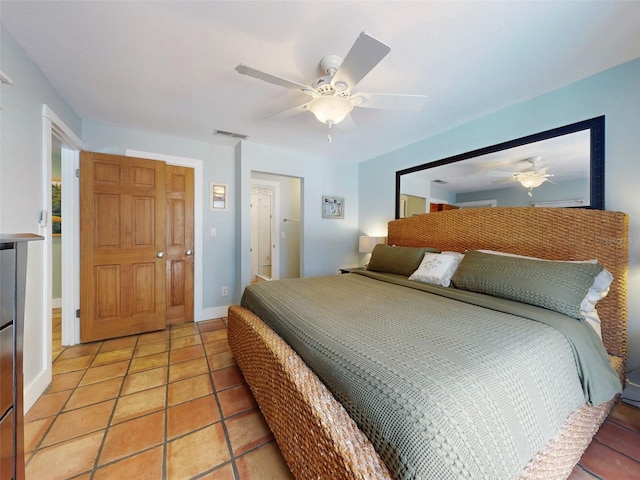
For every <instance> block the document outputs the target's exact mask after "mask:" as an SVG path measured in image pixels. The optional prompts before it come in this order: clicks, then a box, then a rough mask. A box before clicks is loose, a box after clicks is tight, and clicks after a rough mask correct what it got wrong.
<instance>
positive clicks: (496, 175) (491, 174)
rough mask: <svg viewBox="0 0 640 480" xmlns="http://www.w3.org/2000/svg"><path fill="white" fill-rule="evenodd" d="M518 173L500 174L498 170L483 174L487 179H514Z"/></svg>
mask: <svg viewBox="0 0 640 480" xmlns="http://www.w3.org/2000/svg"><path fill="white" fill-rule="evenodd" d="M518 173H519V172H501V171H498V170H489V171H487V172H484V174H485V175H487V176H489V177H515V175H516V174H518Z"/></svg>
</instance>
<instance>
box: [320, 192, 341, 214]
mask: <svg viewBox="0 0 640 480" xmlns="http://www.w3.org/2000/svg"><path fill="white" fill-rule="evenodd" d="M322 218H344V197H327V196H323V197H322Z"/></svg>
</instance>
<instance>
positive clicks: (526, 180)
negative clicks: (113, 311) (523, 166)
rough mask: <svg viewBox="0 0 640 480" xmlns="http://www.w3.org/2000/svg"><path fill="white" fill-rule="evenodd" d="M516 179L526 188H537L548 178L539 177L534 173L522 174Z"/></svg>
mask: <svg viewBox="0 0 640 480" xmlns="http://www.w3.org/2000/svg"><path fill="white" fill-rule="evenodd" d="M515 177H516V180H517V181H518V182H520V184H521V185H522V186H523V187H524V188H536V187H539V186H540V185H542V184H543V183H544V182H546V181H547V179H546V177H543V176H540V175H537V174H536V173H534V172H528V173H520V174H518V175H516V176H515Z"/></svg>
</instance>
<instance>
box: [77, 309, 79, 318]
mask: <svg viewBox="0 0 640 480" xmlns="http://www.w3.org/2000/svg"><path fill="white" fill-rule="evenodd" d="M76 318H80V309H77V310H76Z"/></svg>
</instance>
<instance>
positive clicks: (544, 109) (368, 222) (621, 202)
mask: <svg viewBox="0 0 640 480" xmlns="http://www.w3.org/2000/svg"><path fill="white" fill-rule="evenodd" d="M433 115H437V112H433ZM600 115H605V116H606V129H605V130H606V132H605V138H606V140H605V159H606V163H605V206H606V208H607V210H619V211H623V212H626V213H628V214H629V233H630V245H629V249H630V259H629V263H630V271H629V292H630V295H629V366H630V368H638V367H640V296H639V295H634V292H638V291H640V197H639V196H638V193H637V190H638V179H639V178H640V161H639V160H638V156H639V155H640V154H639V152H640V134H639V133H638V132H640V59H637V60H634V61H632V62H628V63H626V64H623V65H621V66H618V67H616V68H612V69H610V70H607V71H605V72H602V73H600V74H598V75H594V76H592V77H590V78H587V79H585V80H582V81H580V82H576V83H574V84H572V85H569V86H567V87H564V88H561V89H558V90H555V91H553V92H550V93H548V94H545V95H542V96H540V97H537V98H535V99H533V100H530V101H528V102H524V103H522V104H519V105H514V106H512V107H509V108H506V109H503V110H500V111H497V112H495V113H491V114H489V115H486V116H484V117H482V118H479V119H476V120H474V121H472V122H469V123H467V124H465V125H461V126H459V127H457V128H454V129H451V130H449V131H446V132H444V133H441V134H438V135H435V136H433V137H431V138H427V139H425V140H422V141H420V142H417V143H414V144H412V145H410V146H408V147H405V148H403V149H400V150H396V151H394V152H391V153H388V154H385V155H381V156H379V157H376V158H373V159H371V160H368V161H366V162H363V163H361V164H360V170H359V178H358V180H359V185H360V190H359V199H360V202H359V203H360V219H359V221H360V230H362V231H364V232H367V231H369V230H374V229H380V228H383V227H384V226H385V225H386V223H387V222H388V221H389V220H391V219H393V217H394V208H395V199H394V197H395V172H396V171H397V170H401V169H404V168H408V167H412V166H414V165H419V164H422V163H427V162H431V161H435V160H438V159H441V158H446V157H450V156H453V155H457V154H460V153H464V152H468V151H472V150H475V149H478V148H481V147H486V146H489V145H494V144H497V143H501V142H504V141H507V140H511V139H514V138H519V137H522V136H525V135H529V134H533V133H537V132H541V131H544V130H548V129H551V128H554V127H559V126H561V125H566V124H570V123H574V122H578V121H580V120H586V119H589V118H593V117H597V116H600Z"/></svg>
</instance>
